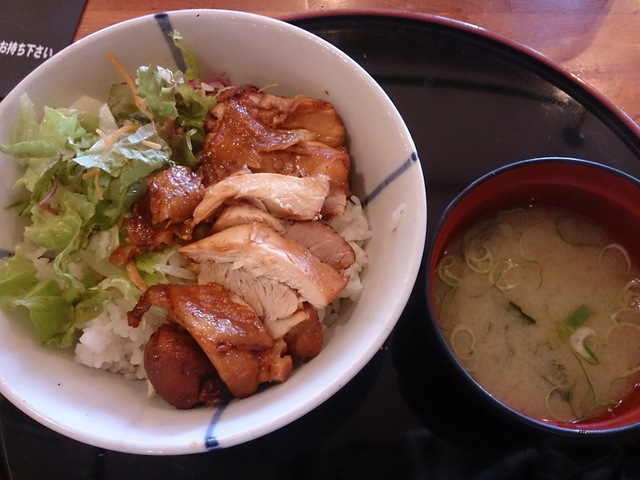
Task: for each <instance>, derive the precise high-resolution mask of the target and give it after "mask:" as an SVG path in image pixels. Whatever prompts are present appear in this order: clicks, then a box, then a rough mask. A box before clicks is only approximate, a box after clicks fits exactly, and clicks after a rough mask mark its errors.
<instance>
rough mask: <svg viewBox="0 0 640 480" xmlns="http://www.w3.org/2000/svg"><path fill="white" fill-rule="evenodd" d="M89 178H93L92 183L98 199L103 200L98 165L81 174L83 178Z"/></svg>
mask: <svg viewBox="0 0 640 480" xmlns="http://www.w3.org/2000/svg"><path fill="white" fill-rule="evenodd" d="M90 178H93V185H94V186H95V188H96V194H97V195H98V200H103V199H104V196H103V195H102V187H101V186H100V169H99V168H98V167H94V168H92V169H91V170H88V171H86V172H84V173H83V174H82V179H83V180H88V179H90Z"/></svg>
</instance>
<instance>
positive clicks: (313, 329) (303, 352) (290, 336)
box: [284, 308, 324, 362]
mask: <svg viewBox="0 0 640 480" xmlns="http://www.w3.org/2000/svg"><path fill="white" fill-rule="evenodd" d="M307 310H308V313H309V316H308V317H307V318H306V319H305V320H303V321H301V322H299V323H297V324H296V325H294V326H293V327H291V328H290V329H289V330H288V331H287V333H286V334H285V335H284V341H285V343H286V344H287V353H288V354H289V355H291V356H292V357H293V358H295V359H298V360H302V361H303V362H308V361H309V360H311V359H312V358H314V357H316V356H317V355H318V354H319V353H320V349H321V348H322V342H323V336H324V333H323V329H322V324H321V323H320V320H319V319H318V311H317V310H315V309H313V308H307Z"/></svg>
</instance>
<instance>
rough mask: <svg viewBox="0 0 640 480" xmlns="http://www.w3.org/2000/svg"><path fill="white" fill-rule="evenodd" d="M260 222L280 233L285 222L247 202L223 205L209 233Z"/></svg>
mask: <svg viewBox="0 0 640 480" xmlns="http://www.w3.org/2000/svg"><path fill="white" fill-rule="evenodd" d="M254 222H256V223H262V224H264V225H267V226H268V227H271V228H273V229H274V230H275V231H276V232H278V233H282V232H283V231H284V228H285V223H286V222H284V221H283V220H282V219H280V218H276V217H274V216H273V215H271V214H270V213H269V212H265V211H264V210H261V209H259V208H258V207H255V206H253V205H249V204H247V203H239V204H236V205H229V206H228V207H225V208H224V209H223V210H222V211H221V212H220V213H219V214H218V216H217V217H216V220H215V222H213V225H211V233H217V232H220V231H222V230H224V229H225V228H229V227H235V226H236V225H245V224H248V223H254Z"/></svg>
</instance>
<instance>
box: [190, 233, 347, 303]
mask: <svg viewBox="0 0 640 480" xmlns="http://www.w3.org/2000/svg"><path fill="white" fill-rule="evenodd" d="M178 251H179V252H180V253H181V254H183V255H186V256H187V257H189V258H191V259H192V260H194V261H196V262H198V263H200V264H201V265H200V271H204V270H206V268H207V265H206V262H216V263H229V264H231V268H240V267H242V268H244V269H246V270H247V272H249V273H250V274H251V275H252V276H253V277H265V278H268V279H270V280H273V281H277V282H280V283H284V284H285V285H287V286H289V287H290V288H292V289H294V290H296V291H297V292H298V293H299V295H300V297H301V298H302V299H303V300H304V301H306V302H309V303H311V304H312V305H313V306H314V307H317V308H320V307H325V306H327V305H328V304H329V303H331V302H332V301H333V300H335V298H336V297H337V296H338V294H339V293H340V292H341V291H342V290H343V289H344V287H345V286H346V285H347V283H348V281H349V277H348V276H347V275H344V273H342V272H340V271H338V270H336V269H334V268H332V267H330V266H329V265H326V264H324V263H322V262H321V261H320V260H318V258H317V257H315V256H314V255H313V254H312V253H311V252H309V250H307V249H306V248H304V247H303V246H302V245H300V244H299V243H297V242H294V241H292V240H287V239H286V238H284V237H282V236H281V235H279V234H278V233H277V232H276V231H274V230H273V229H271V228H269V227H267V226H265V225H261V224H259V223H253V224H250V225H237V226H235V227H230V228H227V229H225V230H223V231H221V232H218V233H216V234H214V235H210V236H208V237H205V238H203V239H202V240H199V241H197V242H194V243H190V244H189V245H186V246H184V247H181V248H179V249H178Z"/></svg>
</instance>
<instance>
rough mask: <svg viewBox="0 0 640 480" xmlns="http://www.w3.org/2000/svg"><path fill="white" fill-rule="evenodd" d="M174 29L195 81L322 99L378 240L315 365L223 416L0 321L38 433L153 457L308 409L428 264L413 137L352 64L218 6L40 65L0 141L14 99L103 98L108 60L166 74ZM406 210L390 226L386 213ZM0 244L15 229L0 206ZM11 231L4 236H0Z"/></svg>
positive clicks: (7, 167)
mask: <svg viewBox="0 0 640 480" xmlns="http://www.w3.org/2000/svg"><path fill="white" fill-rule="evenodd" d="M169 27H173V28H175V29H177V30H178V31H180V32H181V33H182V35H183V36H184V37H185V38H184V45H185V46H186V47H187V48H188V49H189V50H190V51H192V52H193V53H195V54H196V56H197V57H198V59H199V61H200V67H201V71H202V72H203V74H207V73H211V72H219V71H225V72H227V73H228V75H229V76H230V78H231V80H232V82H233V83H236V84H238V83H252V84H255V85H268V84H273V83H277V84H278V86H277V89H276V90H275V93H280V94H286V95H292V94H297V93H306V94H308V95H310V96H313V97H318V98H321V99H324V100H327V101H329V102H331V103H332V104H333V105H334V106H335V107H336V108H337V110H338V112H339V113H340V115H341V116H342V118H343V120H344V122H345V124H346V127H347V130H348V146H349V148H350V151H351V154H352V158H353V190H354V193H356V194H357V195H358V196H359V197H360V198H361V199H366V200H365V201H366V202H367V205H366V209H365V211H366V214H367V216H368V218H369V221H370V225H371V228H372V231H373V237H372V238H371V240H370V241H369V243H368V245H367V247H366V251H367V253H368V257H369V261H370V263H369V266H368V269H367V271H366V274H365V275H364V277H363V282H364V285H365V287H364V290H363V293H362V296H361V297H360V299H359V301H358V302H357V303H356V304H354V305H352V306H350V308H347V309H343V314H342V318H341V319H340V321H339V322H338V323H339V325H338V327H337V328H336V329H334V330H331V331H329V332H328V333H327V336H326V343H325V346H324V347H323V350H322V352H321V353H320V354H319V356H318V357H316V358H315V359H313V360H312V361H311V362H309V363H308V364H305V365H304V366H302V367H300V368H299V369H297V370H295V371H294V373H293V374H292V376H291V377H290V378H289V380H288V381H287V382H285V383H284V384H281V385H275V386H272V387H269V388H267V389H266V390H264V391H262V392H261V393H258V394H256V395H255V396H253V397H250V398H246V399H243V400H238V401H234V402H231V403H230V404H229V405H227V406H226V407H225V408H219V409H211V408H200V409H195V410H190V411H180V410H176V409H174V408H173V407H170V406H169V405H167V404H165V403H164V402H163V401H162V400H160V399H159V398H152V399H148V398H147V394H146V386H145V384H144V382H136V381H130V380H125V379H124V378H121V377H119V376H117V375H115V374H111V373H106V372H102V371H98V370H93V369H90V368H87V367H84V366H81V365H79V364H76V363H74V361H73V358H72V355H71V353H65V352H60V351H52V350H50V349H46V348H43V347H41V346H39V345H38V344H37V343H36V341H35V337H34V335H33V332H32V331H31V330H30V329H29V328H28V326H27V324H26V323H21V322H18V321H17V319H16V318H9V316H8V315H4V314H0V381H1V384H0V387H1V388H0V390H1V393H2V394H3V395H4V396H5V397H6V398H7V399H8V400H10V401H11V402H12V403H14V404H15V405H16V406H17V407H18V408H20V409H21V410H22V411H24V412H25V413H26V414H28V415H29V416H31V417H33V418H34V419H36V420H37V421H39V422H40V423H42V424H44V425H46V426H47V427H50V428H51V429H53V430H55V431H57V432H60V433H62V434H64V435H66V436H68V437H71V438H73V439H76V440H79V441H82V442H85V443H88V444H92V445H95V446H99V447H102V448H106V449H111V450H116V451H121V452H129V453H139V454H153V455H169V454H186V453H195V452H202V451H206V450H208V449H210V448H221V447H228V446H232V445H236V444H240V443H242V442H246V441H248V440H251V439H254V438H257V437H260V436H262V435H264V434H267V433H269V432H272V431H274V430H276V429H278V428H280V427H282V426H284V425H286V424H288V423H290V422H292V421H293V420H295V419H297V418H299V417H301V416H302V415H303V414H305V413H307V412H309V411H311V410H312V409H313V408H314V407H316V406H318V405H319V404H321V403H322V402H323V401H325V400H326V399H327V398H329V397H330V396H331V395H332V394H334V393H335V392H336V391H338V390H339V389H340V388H341V387H342V386H344V385H345V384H346V383H347V382H348V381H349V380H350V379H351V378H352V377H354V376H355V374H356V373H357V372H358V371H359V370H360V369H361V368H362V367H363V366H365V364H366V363H367V362H368V361H369V360H370V359H371V358H372V357H373V355H374V354H375V353H376V351H377V350H378V349H379V348H380V347H381V345H382V344H383V342H384V340H385V339H386V338H387V337H388V335H389V334H390V332H391V330H392V329H393V327H394V325H395V323H396V321H397V319H398V317H399V316H400V314H401V312H402V310H403V308H404V306H405V303H406V301H407V299H408V296H409V294H410V292H411V289H412V287H413V285H414V281H415V279H416V276H417V272H418V268H419V265H420V261H421V258H422V254H423V249H424V241H425V231H426V195H425V188H424V180H423V176H422V169H421V166H420V162H419V160H418V158H417V155H416V152H415V146H414V143H413V141H412V139H411V137H410V134H409V132H408V130H407V128H406V126H405V124H404V122H403V120H402V118H401V117H400V115H399V114H398V112H397V110H396V108H395V107H394V105H393V103H392V102H391V101H390V99H389V98H388V97H387V96H386V94H385V93H384V92H383V90H382V89H381V88H380V87H379V86H378V84H377V83H376V82H375V81H374V80H373V79H372V78H371V77H370V76H369V75H368V74H367V73H366V72H365V71H364V70H363V69H362V68H361V67H359V66H358V65H357V64H356V63H355V62H354V61H353V60H352V59H350V58H349V57H348V56H347V55H345V54H344V53H342V52H340V51H339V50H338V49H336V48H334V47H333V46H332V45H330V44H328V43H327V42H325V41H323V40H322V39H319V38H318V37H316V36H314V35H312V34H310V33H308V32H305V31H303V30H301V29H299V28H297V27H294V26H292V25H289V24H286V23H284V22H281V21H277V20H274V19H270V18H264V17H261V16H256V15H252V14H247V13H239V12H232V11H219V10H186V11H175V12H170V13H168V14H167V15H156V16H153V15H151V16H145V17H141V18H138V19H134V20H130V21H126V22H124V23H121V24H118V25H114V26H112V27H109V28H107V29H105V30H102V31H100V32H98V33H95V34H93V35H91V36H89V37H86V38H84V39H82V40H80V41H78V42H77V43H75V44H73V45H71V46H70V47H68V48H67V49H65V50H63V51H61V52H60V53H59V54H57V55H56V56H54V57H53V58H51V59H50V60H48V61H47V62H46V63H44V64H43V65H42V66H40V67H39V68H38V69H37V70H35V71H34V72H33V73H32V74H30V75H29V76H28V77H27V78H26V79H25V80H24V81H22V82H21V83H20V84H19V85H18V86H17V87H16V88H15V90H14V91H12V92H11V93H10V94H9V95H8V96H7V97H6V98H5V99H4V100H3V101H2V103H1V104H0V143H9V138H10V131H11V128H12V124H13V122H14V120H15V118H16V114H17V110H18V97H19V95H20V93H21V92H23V91H25V92H27V93H28V94H29V95H30V97H31V98H32V100H33V101H34V103H35V105H36V106H37V107H38V108H42V107H43V106H44V105H49V106H52V107H61V106H68V105H69V104H71V103H72V102H73V101H74V100H75V99H76V98H77V97H79V96H80V95H81V94H88V95H91V96H93V97H96V98H99V99H106V94H107V92H108V89H109V87H110V85H111V84H112V83H114V82H119V81H121V77H119V74H118V73H117V72H116V71H115V69H114V68H113V66H112V65H111V64H110V63H109V61H108V60H107V58H106V57H105V55H104V52H105V51H106V50H108V51H110V52H112V53H113V54H114V55H115V56H116V57H117V58H118V60H119V61H120V63H121V64H122V65H123V66H124V67H125V68H126V69H127V70H128V71H129V72H132V73H133V72H135V70H136V68H137V67H138V66H140V65H145V64H159V65H165V66H168V67H171V68H175V63H174V59H173V57H172V53H171V52H172V51H171V49H170V48H169V46H168V42H167V38H166V35H165V33H164V32H163V28H165V29H166V28H169ZM0 162H1V163H0V165H1V168H2V172H3V173H2V180H1V183H0V204H2V205H5V204H7V203H8V201H9V198H10V197H11V196H12V195H13V192H12V184H13V182H14V180H15V179H16V176H17V174H18V172H17V171H16V168H15V167H14V161H13V160H12V159H10V158H8V157H6V156H0ZM403 206H404V207H405V208H404V209H403V211H402V214H401V216H400V219H399V222H398V223H397V225H395V217H396V216H395V215H394V211H396V209H398V207H400V210H402V207H403ZM0 224H2V225H3V226H5V228H3V229H2V230H0V248H4V249H11V248H13V245H14V244H15V241H16V240H17V239H18V238H19V235H20V229H19V228H18V227H17V226H16V227H15V228H13V226H14V225H17V223H16V218H15V216H13V212H12V211H9V210H6V209H0ZM7 227H10V228H7Z"/></svg>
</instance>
